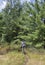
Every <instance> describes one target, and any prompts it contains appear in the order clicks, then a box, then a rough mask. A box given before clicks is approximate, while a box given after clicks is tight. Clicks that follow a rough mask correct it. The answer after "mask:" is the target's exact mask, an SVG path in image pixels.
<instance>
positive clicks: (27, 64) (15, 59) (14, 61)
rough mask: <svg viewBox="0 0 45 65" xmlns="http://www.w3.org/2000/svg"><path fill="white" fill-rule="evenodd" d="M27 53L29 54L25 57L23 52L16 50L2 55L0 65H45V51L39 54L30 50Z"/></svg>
mask: <svg viewBox="0 0 45 65" xmlns="http://www.w3.org/2000/svg"><path fill="white" fill-rule="evenodd" d="M43 51H44V53H43ZM26 52H27V54H26V55H24V54H22V52H18V51H15V50H14V51H11V52H8V53H7V54H4V55H0V65H45V50H42V51H40V50H39V52H38V51H37V50H34V49H33V50H32V49H30V50H28V51H26ZM25 60H26V61H25Z"/></svg>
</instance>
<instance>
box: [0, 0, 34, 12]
mask: <svg viewBox="0 0 45 65" xmlns="http://www.w3.org/2000/svg"><path fill="white" fill-rule="evenodd" d="M24 1H28V2H29V1H30V2H34V0H22V1H21V2H24ZM5 6H6V0H0V11H1V10H2V9H4V8H5Z"/></svg>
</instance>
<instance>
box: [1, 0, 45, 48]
mask: <svg viewBox="0 0 45 65" xmlns="http://www.w3.org/2000/svg"><path fill="white" fill-rule="evenodd" d="M22 40H25V42H26V44H27V45H30V46H32V47H35V48H45V0H44V1H43V0H40V1H39V0H35V2H34V3H33V2H27V1H26V2H24V3H21V2H20V0H7V4H6V7H5V8H4V9H3V10H2V11H1V12H0V45H11V44H12V45H15V44H19V45H20V44H21V41H22Z"/></svg>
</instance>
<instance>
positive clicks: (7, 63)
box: [0, 51, 24, 65]
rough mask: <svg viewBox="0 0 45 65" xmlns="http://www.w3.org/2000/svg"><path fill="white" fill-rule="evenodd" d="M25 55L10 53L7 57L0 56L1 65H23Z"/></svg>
mask: <svg viewBox="0 0 45 65" xmlns="http://www.w3.org/2000/svg"><path fill="white" fill-rule="evenodd" d="M23 62H24V55H23V54H22V53H19V52H15V51H13V52H9V53H8V54H6V55H0V65H22V64H23Z"/></svg>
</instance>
